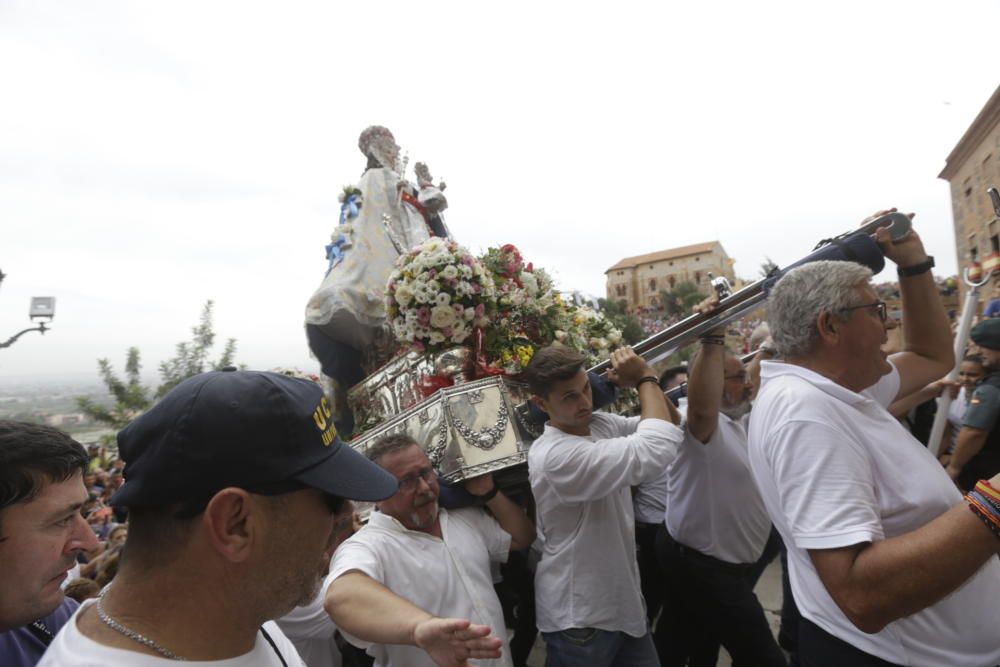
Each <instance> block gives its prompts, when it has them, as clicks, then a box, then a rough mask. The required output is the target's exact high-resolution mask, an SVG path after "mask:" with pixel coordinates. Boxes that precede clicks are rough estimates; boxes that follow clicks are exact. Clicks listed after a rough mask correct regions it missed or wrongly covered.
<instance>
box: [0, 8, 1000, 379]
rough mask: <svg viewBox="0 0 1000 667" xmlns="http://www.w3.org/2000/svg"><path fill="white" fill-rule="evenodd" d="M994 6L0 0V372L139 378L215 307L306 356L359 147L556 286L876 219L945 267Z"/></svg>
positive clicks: (803, 247)
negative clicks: (413, 178) (957, 152)
mask: <svg viewBox="0 0 1000 667" xmlns="http://www.w3.org/2000/svg"><path fill="white" fill-rule="evenodd" d="M998 31H1000V5H998V3H996V2H993V1H987V0H954V1H952V2H940V1H929V0H928V1H922V0H908V1H902V0H901V1H885V2H881V1H877V0H866V1H864V2H855V1H841V2H837V3H823V4H822V5H821V4H820V3H815V2H801V1H798V2H796V1H788V2H779V1H769V0H766V1H762V2H735V1H733V2H729V1H726V2H684V3H675V2H657V3H653V2H648V3H640V2H628V1H623V0H618V1H616V2H613V3H612V2H604V3H587V2H579V1H577V2H566V3H562V2H558V3H557V2H545V1H541V0H535V2H505V3H491V4H487V3H478V2H463V3H459V2H454V3H434V2H420V3H417V2H407V3H396V2H387V1H379V2H354V3H343V2H294V1H286V2H281V3H275V2H268V3H256V2H246V1H241V2H231V3H230V2H211V1H208V0H199V1H198V2H181V1H177V0H173V1H171V2H158V3H153V2H112V1H106V2H80V1H79V0H73V1H67V2H52V1H46V0H28V1H24V2H15V1H12V0H0V62H2V63H3V66H2V67H0V91H2V95H3V101H2V103H0V269H2V270H3V271H4V272H5V273H7V274H8V277H7V279H6V280H5V281H4V283H3V285H2V287H0V340H3V339H6V338H7V337H8V336H10V335H12V334H13V333H14V332H16V331H18V330H20V329H21V328H24V327H26V326H29V324H28V319H27V311H28V301H29V298H30V297H31V296H55V297H56V298H57V308H56V318H55V321H54V322H53V325H52V331H51V332H49V333H47V334H46V335H45V336H44V337H43V336H39V335H38V334H36V333H32V334H28V335H26V336H25V337H23V338H22V339H21V340H20V341H19V342H17V343H16V344H15V345H14V346H12V347H11V348H8V349H4V350H0V381H2V380H4V379H6V380H8V381H10V380H11V379H14V378H24V377H25V376H29V375H34V376H38V377H42V378H53V377H58V376H60V375H65V376H73V377H75V376H78V375H86V374H88V373H94V371H95V367H96V362H95V360H96V359H97V358H98V357H109V358H110V359H111V360H112V361H113V362H114V363H115V364H116V365H117V366H118V367H120V366H121V365H122V364H123V362H124V358H125V351H126V349H127V348H128V347H129V346H131V345H135V346H139V347H140V348H141V349H142V353H143V359H144V361H145V367H146V370H147V371H148V372H150V373H152V372H153V371H154V370H155V368H156V365H157V364H158V363H159V362H160V361H161V360H163V359H164V358H166V357H168V356H169V355H170V354H171V352H172V349H173V345H174V344H175V343H176V342H178V341H180V340H183V339H185V338H186V337H187V336H188V335H189V329H190V327H191V326H192V325H193V324H195V323H196V321H197V319H198V314H199V312H200V310H201V307H202V304H203V303H204V301H205V300H206V299H214V300H215V303H216V330H217V332H218V334H219V335H220V336H221V337H223V338H225V337H235V338H237V339H238V341H239V351H238V355H237V356H238V360H239V361H241V362H243V363H246V364H248V365H249V366H250V367H253V368H269V367H272V366H276V365H286V366H297V367H299V368H301V369H304V370H307V369H308V370H314V369H315V368H316V363H315V362H313V361H312V360H310V357H309V353H308V349H307V346H306V343H305V337H304V334H303V330H302V313H303V308H304V305H305V302H306V300H307V299H308V298H309V296H310V295H311V293H312V292H313V290H314V289H315V288H316V287H317V286H318V284H319V282H320V280H321V279H322V276H323V273H324V271H325V268H326V261H325V259H324V250H323V247H324V245H325V244H326V243H327V242H328V240H329V235H330V232H331V230H332V228H333V226H334V225H335V224H336V222H337V214H338V210H339V208H338V203H337V194H338V192H339V190H340V188H341V186H343V185H345V184H349V183H354V182H356V181H357V179H358V177H359V176H360V174H361V170H362V167H363V165H364V158H363V157H362V156H361V154H360V153H359V152H358V149H357V137H358V134H359V133H360V131H361V130H362V129H364V128H365V127H366V126H367V125H370V124H381V125H386V126H387V127H389V128H390V129H391V130H392V131H393V133H394V134H395V136H396V138H397V140H398V142H399V143H400V145H401V146H402V147H403V148H404V150H406V151H407V152H408V154H409V156H410V164H411V168H412V164H413V163H414V162H415V161H417V160H423V161H426V162H427V163H428V164H429V165H430V168H431V171H432V172H433V174H434V176H435V177H436V178H444V179H445V180H446V181H447V182H448V190H447V195H448V197H449V201H450V208H449V209H448V212H447V219H448V224H449V226H450V227H451V230H452V232H453V233H454V235H455V236H456V238H457V240H458V241H459V242H461V243H463V244H465V245H467V246H469V247H470V248H471V249H473V250H474V251H479V250H482V249H485V248H486V247H487V246H489V245H497V244H502V243H514V244H516V245H517V246H519V247H520V248H521V250H522V253H523V254H524V256H525V257H526V258H527V259H528V260H529V261H533V262H534V263H535V264H536V265H539V266H543V267H546V268H548V269H549V270H551V271H552V272H553V273H554V274H555V276H556V277H557V280H558V282H559V284H560V286H561V287H562V288H564V289H566V290H573V289H578V290H582V291H584V292H588V293H591V294H594V295H600V296H603V294H604V270H605V269H607V268H608V267H609V266H611V265H612V264H614V263H615V262H617V261H618V260H619V259H621V258H623V257H626V256H630V255H637V254H642V253H646V252H652V251H656V250H661V249H665V248H669V247H673V246H678V245H686V244H690V243H698V242H702V241H709V240H712V239H719V240H720V241H721V242H722V244H723V246H724V247H725V249H726V250H727V251H728V253H729V254H730V255H731V256H732V257H734V258H735V259H736V260H737V264H736V271H737V274H738V275H742V276H746V277H752V276H755V275H756V274H757V272H758V270H759V266H760V263H761V262H762V261H764V258H765V256H768V257H770V258H772V259H773V260H774V261H776V262H778V264H779V265H784V264H787V263H790V262H792V261H794V260H796V259H798V258H799V257H801V256H802V255H804V254H806V252H808V251H809V250H810V249H811V248H812V247H813V245H814V244H815V243H816V241H818V240H819V239H821V238H825V237H829V236H831V235H834V234H838V233H840V232H843V231H846V230H847V229H849V228H850V227H851V226H853V225H854V224H855V223H856V222H857V221H858V220H859V219H860V218H862V217H864V216H865V215H866V214H868V213H870V212H871V211H873V210H875V209H878V208H881V207H885V206H898V207H900V208H901V209H903V210H907V211H916V212H917V214H918V216H917V219H916V221H915V226H916V228H917V229H918V230H919V231H920V233H921V235H922V236H923V238H924V239H925V244H926V245H927V246H928V248H929V250H930V251H931V252H932V253H933V254H934V255H936V256H937V264H938V268H937V269H936V272H937V273H939V274H940V275H950V274H952V273H954V271H955V258H954V234H953V231H952V218H951V213H950V210H951V209H950V202H949V194H948V187H947V184H946V183H945V182H944V181H940V180H938V179H937V178H936V177H937V174H938V173H939V172H940V170H941V168H942V167H943V166H944V160H945V158H946V157H947V155H948V153H949V152H950V151H951V149H952V148H953V147H954V145H955V144H956V142H957V141H958V140H959V138H960V137H961V135H962V133H963V132H964V131H965V129H966V128H967V127H968V125H969V123H970V122H971V121H972V120H973V118H974V117H975V116H976V114H977V113H978V112H979V110H980V108H981V107H982V105H983V104H984V103H985V102H986V100H987V99H988V98H989V96H990V95H991V94H992V92H993V91H994V90H995V89H996V87H997V84H998V83H1000V81H998V77H997V67H996V65H997V56H996V44H997V38H998Z"/></svg>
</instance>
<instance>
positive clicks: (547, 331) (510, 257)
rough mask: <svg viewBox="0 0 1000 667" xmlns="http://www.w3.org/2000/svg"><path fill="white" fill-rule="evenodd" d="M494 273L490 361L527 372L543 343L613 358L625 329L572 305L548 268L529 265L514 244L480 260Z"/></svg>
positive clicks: (487, 345) (487, 342) (487, 338)
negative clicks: (557, 287) (529, 363)
mask: <svg viewBox="0 0 1000 667" xmlns="http://www.w3.org/2000/svg"><path fill="white" fill-rule="evenodd" d="M480 259H481V260H482V263H483V265H484V266H485V267H486V268H487V270H488V271H489V272H490V273H491V274H492V275H493V281H494V285H495V287H496V290H495V291H496V305H495V308H494V309H493V310H492V311H491V312H490V315H491V320H492V324H493V326H492V327H490V328H489V329H488V330H487V331H486V332H485V335H484V344H483V347H484V352H485V357H486V361H487V363H488V364H489V365H490V366H492V367H493V368H494V369H497V370H500V371H502V372H504V373H507V374H510V375H517V374H519V373H521V372H522V371H523V370H524V368H525V366H527V365H528V362H529V361H531V357H532V355H534V353H535V350H536V349H537V348H539V347H544V346H545V345H548V344H550V343H552V342H553V341H556V340H558V341H560V342H562V343H564V344H566V345H568V346H570V347H572V348H574V349H576V350H578V351H579V352H581V353H583V354H584V355H586V357H587V362H588V364H596V363H598V362H600V361H603V360H605V359H607V358H608V356H609V355H610V354H611V350H613V349H614V348H616V347H618V345H620V344H621V341H622V335H621V332H620V331H619V330H618V329H616V328H615V327H614V325H612V324H611V322H610V321H609V320H608V319H607V318H605V317H604V316H603V315H602V314H600V313H598V312H596V311H594V310H592V309H590V308H587V307H577V306H574V305H572V304H570V303H567V302H566V301H565V300H564V299H563V298H562V296H561V295H560V294H559V292H558V291H557V290H556V289H555V287H554V284H553V281H552V278H551V277H550V276H549V274H548V273H547V272H546V271H545V270H544V269H536V268H534V266H533V265H532V264H531V263H527V264H525V262H524V260H523V258H522V257H521V253H520V252H519V251H518V249H517V248H516V247H514V246H513V245H509V244H508V245H505V246H501V247H500V248H489V249H488V250H487V251H486V253H485V254H484V255H483V256H482V257H481V258H480Z"/></svg>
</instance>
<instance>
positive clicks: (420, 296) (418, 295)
mask: <svg viewBox="0 0 1000 667" xmlns="http://www.w3.org/2000/svg"><path fill="white" fill-rule="evenodd" d="M413 298H414V299H416V300H417V303H428V302H429V301H430V300H431V299H430V297H429V296H427V292H425V291H424V290H417V291H414V293H413Z"/></svg>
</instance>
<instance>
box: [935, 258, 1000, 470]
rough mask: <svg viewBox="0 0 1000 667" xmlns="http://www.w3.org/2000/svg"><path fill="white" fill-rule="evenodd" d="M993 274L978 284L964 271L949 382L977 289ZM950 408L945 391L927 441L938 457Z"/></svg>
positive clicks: (969, 324) (959, 362) (965, 337)
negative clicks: (961, 304) (963, 302)
mask: <svg viewBox="0 0 1000 667" xmlns="http://www.w3.org/2000/svg"><path fill="white" fill-rule="evenodd" d="M992 275H993V273H992V272H990V273H987V274H986V275H985V276H984V277H983V279H982V280H981V281H979V282H972V281H971V280H969V270H968V269H965V271H964V274H963V279H964V281H965V284H966V285H968V287H969V290H968V292H967V293H966V295H965V306H964V307H963V308H962V318H961V319H960V320H959V321H958V331H956V332H955V367H954V368H953V369H951V372H949V373H948V375H947V376H946V377H947V378H948V379H949V380H951V381H953V382H954V381H955V380H956V379H958V369H959V368H960V367H961V365H962V356H964V355H963V353H964V352H965V343H966V341H968V339H969V330H970V329H972V318H973V317H974V316H975V314H976V305H977V304H978V303H979V288H980V287H982V286H983V285H985V284H986V283H988V282H989V281H990V276H992ZM950 408H951V392H950V391H948V390H945V391H943V392H941V396H940V398H938V405H937V414H935V415H934V425H933V426H932V427H931V434H930V437H929V438H928V439H927V447H928V448H929V449H930V450H931V454H933V455H934V456H939V455H940V453H941V445H942V444H943V443H942V442H941V436H942V435H944V427H945V425H946V424H947V423H948V410H949V409H950Z"/></svg>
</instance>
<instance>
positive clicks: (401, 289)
mask: <svg viewBox="0 0 1000 667" xmlns="http://www.w3.org/2000/svg"><path fill="white" fill-rule="evenodd" d="M412 301H413V290H411V289H410V288H409V286H407V285H399V286H398V287H396V303H398V304H399V306H400V308H406V307H407V306H409V305H410V302H412Z"/></svg>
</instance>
